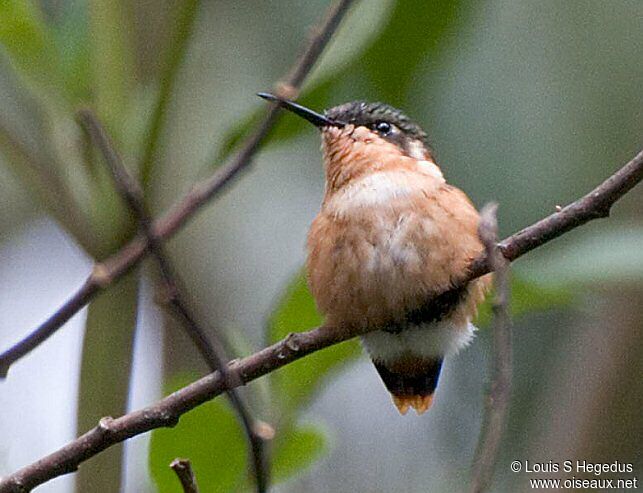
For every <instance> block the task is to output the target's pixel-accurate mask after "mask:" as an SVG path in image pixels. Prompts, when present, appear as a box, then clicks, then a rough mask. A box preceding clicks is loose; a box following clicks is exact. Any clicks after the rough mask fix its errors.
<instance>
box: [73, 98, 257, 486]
mask: <svg viewBox="0 0 643 493" xmlns="http://www.w3.org/2000/svg"><path fill="white" fill-rule="evenodd" d="M78 119H79V121H80V123H81V125H82V126H83V128H84V129H85V131H86V132H87V133H88V135H89V136H90V138H91V141H92V142H93V144H94V145H95V146H96V147H97V148H98V149H99V150H100V152H101V153H102V154H103V157H104V158H105V162H106V163H107V165H108V167H109V171H110V173H111V174H112V177H113V179H114V183H115V185H116V189H117V190H118V192H119V193H120V194H121V196H122V197H123V199H124V200H125V202H126V203H127V205H128V206H129V208H130V209H131V210H132V212H133V213H134V215H135V217H136V220H137V221H138V223H139V225H140V228H141V230H142V232H143V234H144V235H145V238H146V239H147V244H148V245H149V249H150V251H151V252H152V255H153V256H154V258H155V259H156V261H157V263H158V265H159V270H160V273H161V279H162V281H163V287H164V290H165V293H166V297H167V305H168V306H169V307H170V308H171V309H172V311H173V313H174V315H175V316H176V317H177V318H178V319H179V320H180V321H181V322H182V326H183V327H184V329H185V331H186V333H187V335H188V336H189V337H190V339H191V340H192V342H193V343H194V345H195V346H196V347H197V349H198V351H199V353H201V356H202V357H203V359H204V360H205V362H206V364H207V365H208V367H209V369H210V372H214V371H217V370H218V371H220V372H221V374H222V377H223V379H224V380H225V381H226V387H228V388H229V389H230V390H228V391H227V392H226V395H227V397H228V399H229V401H230V403H231V405H232V407H233V408H234V410H235V411H236V413H237V415H238V416H239V419H240V420H241V423H242V425H243V427H244V430H245V432H246V436H247V437H248V443H249V448H250V452H251V456H252V464H253V467H254V477H255V482H256V485H257V491H258V492H259V493H264V492H265V491H266V490H267V489H268V483H269V481H268V467H267V461H266V457H265V447H264V441H263V439H262V437H261V436H260V435H259V433H257V432H255V430H256V429H257V428H258V427H257V424H256V423H255V420H254V418H253V417H252V415H251V413H250V411H249V410H248V408H247V406H246V405H245V404H244V402H243V400H242V398H241V396H240V395H239V394H238V392H237V391H236V390H235V389H234V388H235V387H236V386H237V385H238V384H237V385H235V383H236V382H234V381H233V380H231V379H232V378H233V376H232V375H230V374H229V373H228V371H227V364H228V361H229V359H228V357H227V355H226V353H225V349H224V346H223V343H222V341H221V337H220V335H219V334H218V333H217V332H216V331H213V330H211V331H210V333H211V334H212V336H213V337H212V340H210V339H209V338H208V336H207V335H206V332H205V330H204V329H203V328H202V327H201V326H200V324H199V323H198V322H197V319H196V317H195V316H194V315H193V314H192V312H191V310H190V309H189V305H188V303H187V302H186V301H185V299H184V298H183V295H182V293H181V290H180V289H179V285H180V279H179V276H178V274H176V272H175V270H174V268H173V267H172V264H171V262H170V259H169V257H168V256H167V255H166V253H165V251H164V248H163V244H162V242H161V240H160V239H159V238H157V237H156V236H154V231H153V229H152V224H153V220H152V216H151V215H150V213H149V212H148V209H147V206H146V204H145V198H144V195H143V189H142V188H141V187H140V185H139V183H138V182H137V181H136V180H135V179H134V178H133V177H132V176H131V175H130V174H129V172H128V171H127V168H126V167H125V165H124V163H123V161H122V159H121V158H120V156H119V155H118V152H117V151H116V148H115V146H114V144H113V142H112V141H111V139H110V138H109V136H108V135H107V132H106V131H105V129H104V128H103V126H102V125H101V123H100V122H99V121H98V119H97V118H96V116H95V115H94V114H93V113H92V112H91V111H89V110H81V111H79V113H78Z"/></svg>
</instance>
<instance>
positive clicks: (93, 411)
mask: <svg viewBox="0 0 643 493" xmlns="http://www.w3.org/2000/svg"><path fill="white" fill-rule="evenodd" d="M138 281H139V276H138V273H137V272H133V273H131V274H128V275H127V276H125V277H124V278H123V279H122V280H121V281H119V282H118V283H117V284H116V285H114V286H112V287H111V288H110V289H109V290H107V291H105V292H104V293H102V294H101V295H99V296H98V297H97V298H96V299H95V300H94V301H92V302H91V303H90V305H89V310H88V313H87V322H86V327H85V337H84V340H83V354H82V363H81V371H80V388H79V396H78V419H77V423H78V429H79V430H86V429H88V428H91V427H92V426H94V424H95V423H96V422H97V421H98V420H99V419H100V418H101V417H102V416H105V415H109V416H119V415H121V414H123V413H124V412H126V410H127V396H128V389H129V383H130V370H131V366H132V343H133V336H134V330H135V327H136V311H137V305H138ZM122 455H123V447H122V446H119V447H115V448H114V449H112V450H110V451H109V452H108V453H107V454H105V455H101V457H99V458H98V460H96V461H92V462H91V463H88V464H86V465H85V466H83V467H81V468H80V469H79V471H78V474H77V476H76V491H78V492H79V493H80V492H87V491H100V492H101V493H110V492H113V493H118V491H119V490H120V484H121V476H122Z"/></svg>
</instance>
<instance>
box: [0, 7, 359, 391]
mask: <svg viewBox="0 0 643 493" xmlns="http://www.w3.org/2000/svg"><path fill="white" fill-rule="evenodd" d="M353 2H354V0H339V1H337V2H336V3H334V4H333V5H332V6H331V7H330V9H329V11H328V14H327V16H326V18H325V20H324V21H323V22H322V24H321V25H320V26H319V27H318V28H317V29H315V30H314V32H316V33H317V34H316V35H314V36H313V37H312V38H311V40H310V41H309V43H308V45H307V48H306V49H305V50H304V52H303V54H302V55H301V57H300V58H299V59H298V60H297V62H296V63H295V64H294V65H293V68H292V69H291V70H290V72H289V73H290V74H291V75H289V76H287V77H286V78H285V80H284V81H283V82H282V83H280V84H279V85H278V86H279V88H280V89H279V90H278V91H277V92H279V93H285V92H287V94H288V95H289V97H295V96H296V95H297V93H298V92H299V89H300V88H301V85H302V83H303V81H304V80H305V78H306V76H307V75H308V74H309V73H310V71H311V70H312V68H313V66H314V65H315V63H316V62H317V60H318V59H319V56H320V55H321V54H322V53H323V50H324V48H325V47H326V46H327V45H328V42H329V41H330V39H331V38H332V36H333V34H334V33H335V31H336V29H337V27H338V26H339V24H340V22H341V20H342V19H343V17H344V16H345V15H346V13H347V11H348V9H349V8H350V6H351V5H352V4H353ZM278 113H279V108H278V107H277V106H276V105H273V106H270V107H269V108H268V110H267V112H266V115H265V117H264V119H263V120H262V121H261V123H260V124H259V126H258V128H257V130H256V131H255V133H254V134H252V135H251V136H250V137H249V138H248V139H247V141H246V142H245V144H244V145H243V147H242V148H241V150H240V151H239V152H238V154H237V155H236V156H235V157H234V159H233V160H232V161H231V162H229V163H228V164H227V165H225V166H223V167H221V168H219V169H218V170H217V171H216V172H215V173H214V174H213V175H212V177H210V178H209V179H207V180H205V181H203V182H201V183H199V184H197V185H195V186H194V187H193V188H192V189H191V190H190V191H189V192H188V193H187V194H186V195H185V196H184V197H183V199H181V200H180V201H179V202H178V203H177V204H176V205H175V206H173V207H172V208H171V209H170V210H169V211H168V212H167V214H165V216H163V217H162V218H160V219H158V220H157V221H155V222H154V224H153V225H152V229H153V231H154V236H155V237H156V238H159V239H161V240H166V239H168V238H170V237H171V236H173V235H174V234H175V233H176V232H177V231H178V230H179V229H180V228H181V227H183V226H185V225H186V224H187V222H188V221H189V220H190V219H191V218H192V217H193V216H194V215H195V214H196V212H198V211H199V210H200V209H201V208H202V207H203V206H204V205H205V204H206V203H207V202H208V201H209V200H211V199H212V198H213V197H215V196H217V195H219V194H220V193H221V192H222V191H223V190H225V188H226V186H227V185H229V184H230V183H231V181H232V179H233V178H235V177H237V176H238V175H239V174H240V172H241V171H243V170H246V169H248V168H249V166H250V164H251V161H252V158H253V156H254V155H255V153H256V152H257V150H258V149H259V146H260V144H261V142H262V141H263V139H264V138H265V136H266V135H267V134H268V132H269V131H270V129H272V127H273V125H274V124H275V122H276V121H277V115H278ZM148 248H149V245H148V243H147V240H146V238H145V236H144V235H138V236H137V237H136V238H134V239H133V240H132V241H130V242H129V243H128V244H127V245H125V246H124V247H123V248H122V249H121V250H120V251H119V252H117V253H116V254H114V255H113V256H111V257H110V258H108V259H107V260H105V261H104V262H103V263H100V264H97V265H96V266H95V267H94V273H96V272H99V273H100V275H99V276H96V275H94V273H92V275H90V276H89V277H88V278H87V280H86V281H85V283H84V285H83V286H82V287H81V288H80V289H79V290H78V291H77V292H76V293H75V294H74V295H73V296H72V297H71V298H69V299H68V300H67V301H66V302H65V304H63V305H62V306H61V307H60V308H58V310H56V311H55V312H54V313H53V314H52V315H51V316H50V317H49V318H48V319H47V320H45V321H44V322H43V323H42V324H41V325H40V326H38V328H36V329H35V330H34V331H33V332H32V333H30V334H29V335H28V336H27V337H26V338H24V339H23V340H21V341H20V342H18V343H17V344H16V345H14V346H12V347H11V348H9V349H7V350H6V351H5V352H4V353H2V354H0V378H4V377H6V374H7V372H8V371H9V368H10V367H11V365H12V364H13V363H15V362H16V361H17V360H19V359H20V358H22V357H23V356H25V355H26V354H28V353H29V352H30V351H32V350H33V349H35V348H36V347H38V345H40V344H41V343H42V342H44V341H45V340H47V339H48V338H49V337H51V336H52V335H53V334H54V333H55V332H56V331H57V330H58V329H59V328H60V327H61V326H62V325H63V324H64V323H65V322H67V321H68V320H69V319H70V318H71V317H72V316H74V315H75V314H76V313H77V312H78V311H80V310H81V309H82V308H83V307H84V306H85V305H86V304H87V303H89V302H90V301H91V300H92V299H93V298H94V296H96V295H97V294H98V292H99V291H100V290H101V289H102V288H105V287H106V286H108V285H109V284H111V283H112V282H114V281H115V280H117V279H119V278H120V277H122V276H124V275H125V274H126V273H127V272H129V271H130V270H131V269H132V268H134V267H135V266H136V265H137V264H138V263H139V262H140V261H141V260H142V259H143V257H145V255H146V253H147V251H148Z"/></svg>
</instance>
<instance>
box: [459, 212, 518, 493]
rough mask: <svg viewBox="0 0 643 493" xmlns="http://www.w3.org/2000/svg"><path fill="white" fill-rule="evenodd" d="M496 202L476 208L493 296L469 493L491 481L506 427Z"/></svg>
mask: <svg viewBox="0 0 643 493" xmlns="http://www.w3.org/2000/svg"><path fill="white" fill-rule="evenodd" d="M497 208H498V207H497V205H496V204H489V205H487V206H485V207H484V208H483V209H482V211H481V212H480V217H481V220H480V227H479V236H480V239H481V240H482V242H483V244H484V246H485V251H486V255H487V259H488V262H489V266H490V270H491V271H493V272H494V285H495V297H494V301H493V305H492V308H493V320H492V322H491V329H490V330H491V337H492V352H491V378H490V380H491V381H490V385H489V390H488V392H487V394H486V395H485V400H484V418H483V423H482V426H481V430H480V436H479V438H478V446H477V449H476V454H475V457H474V460H473V466H472V472H471V489H470V491H471V493H483V492H485V491H487V490H488V489H489V486H490V485H491V483H492V479H493V472H494V468H495V465H496V462H497V459H498V451H499V450H500V443H501V441H502V436H503V433H504V430H505V427H506V421H507V415H508V411H509V399H510V395H511V374H512V353H513V350H512V342H511V318H510V316H509V296H510V293H509V292H510V289H509V279H508V277H509V261H508V260H507V259H506V258H505V257H504V256H503V255H502V253H501V251H500V248H499V247H498V223H497V220H496V210H497Z"/></svg>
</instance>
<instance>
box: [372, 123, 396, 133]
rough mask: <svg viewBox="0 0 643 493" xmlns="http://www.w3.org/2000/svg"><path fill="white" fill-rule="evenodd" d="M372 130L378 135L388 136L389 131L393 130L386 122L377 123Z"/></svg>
mask: <svg viewBox="0 0 643 493" xmlns="http://www.w3.org/2000/svg"><path fill="white" fill-rule="evenodd" d="M373 128H374V129H375V131H377V133H379V134H380V135H388V134H390V133H391V130H393V127H392V125H391V124H390V123H388V122H377V123H376V124H375V125H374V126H373Z"/></svg>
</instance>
